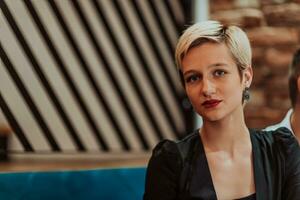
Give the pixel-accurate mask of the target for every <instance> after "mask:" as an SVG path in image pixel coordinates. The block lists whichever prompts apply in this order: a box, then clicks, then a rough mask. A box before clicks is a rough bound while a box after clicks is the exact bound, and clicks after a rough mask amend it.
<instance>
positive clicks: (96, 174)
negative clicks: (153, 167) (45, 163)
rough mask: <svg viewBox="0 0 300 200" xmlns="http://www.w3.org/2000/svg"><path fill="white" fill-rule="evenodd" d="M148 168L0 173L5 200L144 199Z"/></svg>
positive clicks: (1, 191) (2, 196)
mask: <svg viewBox="0 0 300 200" xmlns="http://www.w3.org/2000/svg"><path fill="white" fill-rule="evenodd" d="M145 171H146V170H145V168H115V169H95V170H80V171H55V172H14V173H0V199H5V200H19V199H20V200H21V199H24V200H38V199H39V200H59V199H62V200H68V199H72V200H93V199H97V200H141V199H142V195H143V192H144V180H145Z"/></svg>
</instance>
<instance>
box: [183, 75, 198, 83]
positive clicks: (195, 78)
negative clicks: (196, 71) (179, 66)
mask: <svg viewBox="0 0 300 200" xmlns="http://www.w3.org/2000/svg"><path fill="white" fill-rule="evenodd" d="M198 80H199V76H197V75H191V76H189V77H187V78H186V82H187V83H193V82H195V81H198Z"/></svg>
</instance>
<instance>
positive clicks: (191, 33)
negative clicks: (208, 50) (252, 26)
mask: <svg viewBox="0 0 300 200" xmlns="http://www.w3.org/2000/svg"><path fill="white" fill-rule="evenodd" d="M206 42H216V43H224V44H225V45H226V46H227V47H228V49H229V51H230V52H231V54H232V56H233V59H234V60H235V61H236V64H237V66H238V68H239V72H240V74H241V72H242V71H243V70H244V69H246V68H247V67H248V66H251V58H252V52H251V46H250V42H249V39H248V37H247V35H246V33H245V32H244V31H243V30H242V29H241V28H239V27H237V26H233V25H230V26H225V25H223V24H221V23H220V22H218V21H211V20H209V21H203V22H199V23H196V24H194V25H192V26H190V27H189V28H187V29H186V30H185V31H184V33H183V34H182V35H181V36H180V38H179V40H178V43H177V46H176V51H175V59H176V65H177V68H178V70H179V71H180V73H181V67H182V66H181V62H182V59H183V58H184V56H185V55H186V54H187V52H188V51H189V50H190V49H191V48H193V47H196V46H199V45H201V44H203V43H206ZM180 76H182V74H180Z"/></svg>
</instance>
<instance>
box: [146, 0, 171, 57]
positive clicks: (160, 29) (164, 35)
mask: <svg viewBox="0 0 300 200" xmlns="http://www.w3.org/2000/svg"><path fill="white" fill-rule="evenodd" d="M148 2H149V5H150V8H151V9H149V10H151V11H152V13H153V15H154V18H155V21H156V23H157V25H158V27H159V28H158V29H159V31H160V32H161V34H162V36H163V38H164V40H165V42H166V44H167V46H168V49H169V53H170V54H171V55H173V52H174V49H175V47H174V46H173V44H172V41H171V39H170V38H169V36H168V34H167V32H166V30H165V26H164V25H163V24H162V22H161V19H160V16H159V14H158V12H157V10H156V8H155V5H154V3H153V1H148Z"/></svg>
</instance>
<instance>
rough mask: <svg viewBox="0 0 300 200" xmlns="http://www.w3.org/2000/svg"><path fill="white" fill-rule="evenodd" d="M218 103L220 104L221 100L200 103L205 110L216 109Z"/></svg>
mask: <svg viewBox="0 0 300 200" xmlns="http://www.w3.org/2000/svg"><path fill="white" fill-rule="evenodd" d="M219 103H221V100H216V99H211V100H207V101H204V102H203V103H202V105H203V106H204V107H205V108H214V107H216V106H217V105H219Z"/></svg>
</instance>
